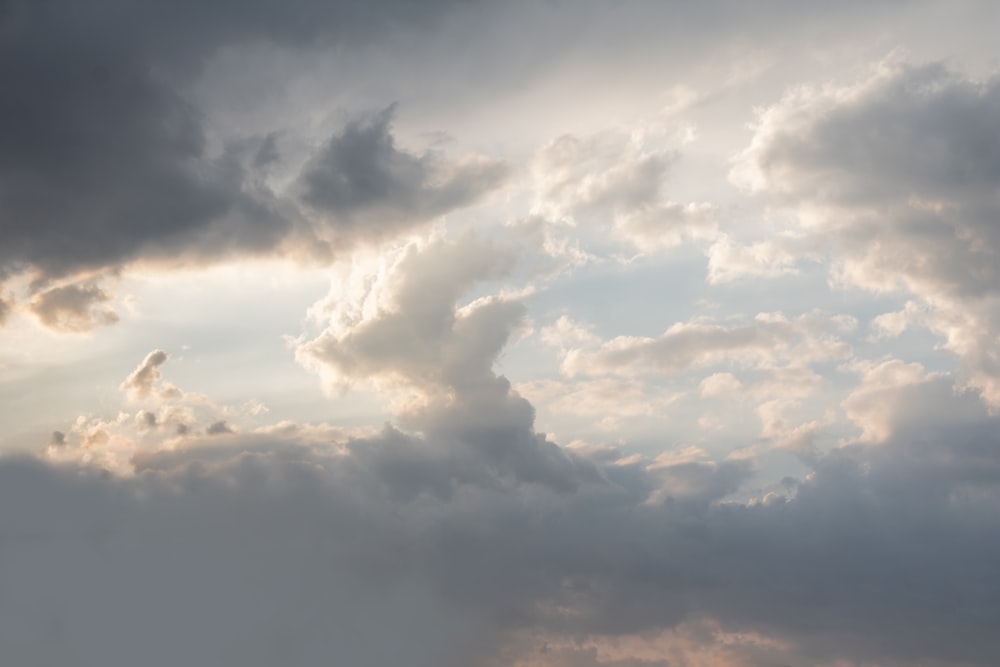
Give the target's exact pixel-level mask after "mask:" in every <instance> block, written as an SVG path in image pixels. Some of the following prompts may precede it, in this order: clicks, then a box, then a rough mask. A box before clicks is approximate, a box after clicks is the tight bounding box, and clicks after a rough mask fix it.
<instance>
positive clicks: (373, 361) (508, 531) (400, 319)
mask: <svg viewBox="0 0 1000 667" xmlns="http://www.w3.org/2000/svg"><path fill="white" fill-rule="evenodd" d="M509 266H510V264H509V259H508V257H507V256H506V254H505V252H504V249H503V248H502V247H499V246H496V245H494V244H492V243H490V242H486V241H483V240H480V239H477V238H476V237H472V236H466V237H461V238H459V239H454V240H448V239H443V238H441V239H436V240H433V241H431V242H424V243H414V244H411V245H409V246H406V247H404V248H402V249H401V250H400V251H399V253H398V255H396V256H395V257H384V258H382V260H381V263H380V266H379V267H376V270H375V271H373V272H372V271H365V272H361V273H362V275H361V276H354V279H355V281H356V282H355V283H354V284H357V285H360V286H363V287H364V289H360V290H359V291H358V293H357V294H355V295H353V296H355V297H357V300H356V301H352V299H351V298H350V297H351V296H352V295H351V294H350V293H349V292H347V293H344V294H341V297H342V298H341V299H336V298H334V295H333V294H332V295H331V298H330V299H329V300H327V301H325V302H323V303H320V304H318V305H317V307H316V309H315V315H316V316H317V317H320V316H322V317H325V318H326V326H327V329H326V330H325V331H324V332H323V333H321V334H320V335H318V336H317V337H316V338H315V339H313V340H311V341H309V340H304V341H302V343H301V345H302V347H301V352H302V354H304V355H306V358H308V359H310V360H311V362H312V363H313V364H316V365H318V366H322V367H327V368H329V369H330V371H331V372H332V373H333V374H334V375H335V376H336V377H339V378H341V379H343V380H345V381H347V382H351V383H353V382H360V381H364V380H365V379H367V378H370V377H374V378H379V377H382V378H388V379H391V380H392V381H393V382H395V383H398V384H399V386H401V387H403V388H405V389H406V391H408V392H411V394H412V395H413V396H414V397H415V399H414V400H413V401H411V402H408V403H406V404H405V405H402V406H397V407H398V410H397V418H398V421H399V425H385V426H384V427H383V428H382V429H381V430H372V429H369V430H365V431H354V432H351V431H345V430H341V429H336V428H332V427H326V426H308V425H298V424H293V423H288V422H286V423H280V424H275V425H271V426H265V427H253V426H247V425H246V420H247V419H248V418H249V415H242V416H241V415H230V414H227V413H226V410H225V409H224V408H220V407H218V406H214V405H212V404H210V402H209V403H205V404H201V412H200V414H195V413H194V407H196V406H195V404H194V403H193V402H192V401H194V398H192V397H196V396H197V395H194V394H188V393H186V392H181V391H180V390H177V389H176V388H173V391H168V392H164V391H163V389H164V388H172V387H173V385H170V384H169V383H166V382H165V381H164V380H163V378H162V377H161V369H162V367H163V364H164V363H165V362H166V360H167V355H166V353H165V352H162V351H159V350H157V351H154V352H152V353H151V354H149V355H148V356H147V357H146V358H145V359H144V360H143V361H142V362H141V363H140V364H139V365H138V366H137V368H136V370H135V371H134V372H133V373H132V374H131V375H130V376H129V377H128V378H127V379H126V380H125V382H123V383H122V390H123V391H124V392H125V393H126V395H127V396H128V397H129V400H130V401H133V402H134V401H136V400H139V401H144V402H145V403H144V404H143V405H141V406H140V409H139V411H138V412H136V413H134V414H132V413H131V412H127V411H123V412H122V413H120V414H119V415H118V416H117V417H115V418H113V419H103V420H102V419H93V418H81V419H80V420H78V421H77V422H76V423H75V424H74V425H73V427H72V428H71V429H69V431H68V432H64V433H63V434H62V435H61V437H59V438H58V439H56V440H53V441H52V442H51V443H50V444H49V446H48V448H47V449H46V450H45V454H44V457H43V458H41V459H30V460H26V459H11V458H6V459H0V536H2V540H0V550H2V552H3V555H4V558H3V560H2V561H0V562H2V563H3V566H2V567H0V582H2V583H3V588H4V595H3V596H0V646H2V647H3V649H2V653H3V657H4V658H5V659H8V660H9V661H11V662H16V663H18V664H30V663H31V662H54V663H61V662H65V661H67V660H71V661H76V662H80V661H90V662H94V663H99V664H102V665H108V666H109V667H116V666H117V665H132V664H136V663H137V662H142V664H147V665H150V666H151V667H157V665H161V664H162V665H173V664H181V663H191V662H197V661H198V660H200V659H203V658H204V656H212V659H213V660H214V661H215V662H216V664H220V665H240V666H241V667H255V666H256V665H261V666H262V667H263V665H273V664H274V663H276V662H280V663H282V664H299V665H303V666H309V665H320V664H329V661H330V660H331V658H333V659H336V660H337V661H338V663H339V664H345V665H369V664H401V663H406V664H413V665H435V666H438V667H439V666H442V665H443V666H445V667H447V666H448V665H454V666H456V667H457V666H460V665H469V664H473V665H476V664H479V665H484V666H489V665H491V664H496V663H491V662H490V661H491V660H493V659H494V656H505V657H506V658H509V659H508V663H510V664H518V661H525V663H527V664H531V662H530V661H534V662H535V664H540V665H559V664H569V665H586V664H591V665H594V664H597V665H602V664H603V665H615V664H629V661H633V663H634V664H642V662H641V661H642V660H646V661H647V662H648V660H650V659H653V660H661V661H662V660H666V659H668V658H669V657H670V656H673V657H674V658H675V659H677V660H688V664H691V665H692V666H693V665H694V664H697V659H696V656H699V655H700V656H701V657H703V658H704V657H705V656H706V654H697V653H695V654H693V655H689V656H688V657H684V656H685V655H686V654H685V653H684V652H683V651H682V648H683V646H685V642H684V637H685V636H686V633H690V632H696V629H697V628H715V630H712V631H711V632H709V633H708V635H707V639H706V641H707V642H708V643H707V644H706V645H707V646H715V647H716V648H717V649H718V651H717V653H716V654H710V655H716V656H717V657H718V658H719V659H720V660H722V659H724V658H725V659H728V658H729V657H732V660H734V661H738V660H743V664H745V665H747V666H748V667H749V666H751V665H752V666H754V667H759V666H760V665H763V664H767V662H766V660H771V659H772V658H773V659H776V656H780V658H781V660H782V661H783V662H785V661H787V662H788V663H790V664H797V663H806V664H817V663H822V662H823V661H831V662H832V661H834V660H838V659H839V660H847V661H854V662H859V663H863V662H875V663H877V664H884V665H889V666H892V667H896V666H902V665H906V664H912V663H913V662H914V661H918V660H921V661H924V662H925V663H927V664H930V665H948V664H957V663H961V662H963V661H964V662H965V663H968V664H971V665H983V666H985V665H991V664H995V663H996V661H997V660H998V659H1000V649H998V647H997V645H996V643H995V642H993V641H992V640H991V639H990V638H991V637H992V632H991V630H992V628H993V627H994V626H995V625H996V623H997V622H1000V616H998V611H997V605H996V603H995V601H996V599H997V596H998V595H1000V579H998V578H997V577H996V568H995V561H996V556H997V554H1000V541H998V540H1000V538H998V537H997V536H998V535H1000V530H998V529H1000V523H998V520H997V517H998V516H1000V512H998V511H997V510H998V507H997V502H998V499H1000V492H998V489H1000V459H998V458H997V454H996V453H997V452H998V451H1000V447H998V444H1000V443H997V441H996V434H997V433H998V432H1000V431H998V429H997V424H996V417H991V416H989V415H987V414H986V413H985V411H984V409H983V407H982V406H981V405H979V403H978V402H977V400H976V399H975V398H974V397H972V396H970V395H967V394H966V395H961V394H955V393H954V392H952V391H951V386H950V382H949V381H948V379H947V378H935V377H932V376H927V375H926V374H923V373H922V372H916V373H911V375H913V377H912V378H911V379H912V382H910V381H908V382H902V383H901V382H897V381H895V380H893V378H897V379H898V378H900V377H909V375H907V373H908V372H909V371H906V369H902V370H900V372H896V370H893V367H892V366H884V367H882V368H879V367H875V366H873V367H872V368H871V369H870V370H865V369H864V368H862V367H860V366H859V367H858V368H859V370H860V371H861V372H864V373H867V375H866V377H865V379H864V380H863V382H862V387H861V388H860V389H859V391H860V392H861V393H860V394H859V395H858V398H857V400H853V399H852V400H851V401H848V403H847V404H846V409H847V410H848V411H849V415H850V416H851V418H852V419H854V420H855V421H856V422H857V423H858V424H859V426H861V427H863V428H865V427H866V426H865V425H866V424H868V423H869V422H870V418H871V415H872V414H873V413H871V412H865V411H864V406H869V405H870V406H876V407H877V410H876V412H877V415H878V417H879V418H880V419H882V420H883V422H882V423H884V424H887V425H888V426H887V430H885V431H883V432H881V433H880V435H879V438H878V440H879V441H878V442H869V440H871V439H870V438H866V439H863V440H858V441H856V442H845V443H844V444H843V446H841V447H839V448H837V449H835V450H833V451H831V452H829V453H827V454H825V455H821V454H819V453H817V452H813V456H812V458H811V464H812V471H811V473H810V474H809V475H808V476H806V477H804V478H803V479H801V480H788V481H787V483H785V484H783V485H782V487H781V488H782V489H783V490H784V491H783V492H782V493H774V492H772V493H768V494H759V495H758V494H753V496H752V497H751V498H750V499H749V500H746V495H745V494H747V493H749V492H748V491H746V488H747V487H748V485H751V484H752V479H753V468H754V462H753V460H752V459H751V458H748V457H746V456H729V457H726V458H721V459H720V458H713V457H712V456H710V455H709V454H707V452H706V451H705V450H704V449H699V448H692V447H687V448H682V449H679V450H675V451H667V452H664V453H662V454H661V455H659V456H657V457H655V458H653V459H648V458H645V457H643V456H639V455H626V454H625V453H624V452H622V451H619V450H617V449H616V448H614V447H610V446H606V445H605V446H600V445H598V446H592V447H585V446H575V447H565V448H564V447H560V446H558V445H557V444H556V443H554V442H552V441H551V440H549V439H548V438H546V437H545V436H544V435H542V434H539V433H537V432H536V431H535V428H534V411H533V408H532V406H531V404H530V403H528V402H527V401H526V400H525V399H524V398H522V397H521V396H519V395H518V394H517V393H516V392H515V391H513V390H512V388H511V386H510V383H509V382H508V381H507V380H506V379H505V378H503V377H502V376H498V375H496V374H495V372H494V371H493V365H494V363H495V361H496V358H497V356H498V354H499V353H500V351H501V350H502V348H503V347H504V345H505V344H506V342H507V341H508V338H509V336H510V335H511V332H512V331H513V328H514V327H516V326H517V323H518V322H519V320H520V318H521V317H522V316H523V315H522V311H521V310H520V308H517V307H513V306H517V305H518V304H516V302H512V301H509V300H504V299H502V298H498V297H496V296H491V295H489V294H488V293H487V295H486V296H480V297H478V298H475V299H472V300H471V301H470V302H469V303H463V301H462V300H463V298H468V293H469V291H470V290H473V289H476V285H479V288H478V289H479V290H482V286H483V285H484V281H488V280H490V279H492V278H495V277H497V276H500V275H503V274H504V272H505V271H507V270H509ZM347 282H348V283H351V280H350V279H349V280H348V281H347ZM838 322H839V324H838ZM847 324H848V323H846V322H843V321H840V320H837V319H836V318H833V319H831V318H823V317H819V316H804V317H803V318H799V319H796V320H789V319H786V318H780V317H776V316H770V317H765V318H763V319H762V320H760V321H759V322H757V323H756V325H758V326H760V327H762V329H763V332H764V333H763V334H760V333H758V334H754V335H748V334H746V333H745V332H744V331H743V328H741V326H735V327H721V328H718V327H719V325H704V326H709V327H710V328H711V331H716V328H718V331H720V332H721V333H719V334H717V335H718V336H721V339H722V340H723V341H729V337H730V336H735V339H736V340H737V341H745V340H749V341H751V342H753V341H756V340H757V338H756V336H760V335H762V336H764V338H766V339H768V340H769V341H770V343H771V344H773V343H774V341H773V340H771V339H772V338H773V339H775V340H777V341H779V343H780V342H781V341H783V340H786V339H787V340H795V339H796V338H797V337H799V336H803V335H805V334H807V333H810V332H820V333H822V332H825V331H827V330H828V329H829V328H831V327H834V326H846V325H847ZM699 326H702V325H699ZM713 327H715V328H713ZM733 331H735V332H736V333H735V334H733V333H731V332H733ZM404 332H405V335H404ZM390 333H392V334H395V335H392V336H390V335H389V334H390ZM709 333H711V332H709ZM550 337H552V338H554V339H556V340H557V341H558V340H562V339H565V340H566V341H567V342H571V343H574V344H578V343H580V342H584V343H587V341H591V342H592V336H591V335H588V334H587V332H586V331H585V330H582V329H580V328H579V327H575V326H573V324H572V322H569V321H563V322H562V323H561V324H560V325H559V326H557V327H554V328H553V330H552V332H551V336H550ZM702 337H704V336H702ZM708 339H709V340H714V339H713V338H712V336H711V335H710V336H708ZM803 345H804V344H803ZM779 347H780V346H779ZM805 347H806V349H809V348H808V345H806V346H805ZM679 349H686V348H683V347H682V348H679ZM720 349H725V350H728V349H729V348H728V347H727V346H722V348H720ZM788 349H790V350H795V349H796V347H795V346H789V348H788ZM818 349H820V350H827V351H829V350H830V349H832V350H834V351H835V350H836V349H838V348H837V346H836V345H833V346H827V345H820V346H818ZM803 354H804V356H803V358H805V359H814V358H820V357H817V356H816V355H815V354H813V353H812V352H810V353H809V354H805V353H803ZM791 356H794V355H791ZM820 356H821V357H822V358H824V359H826V358H829V355H828V354H827V353H825V352H824V353H823V355H820ZM459 369H464V370H462V371H460V370H459ZM919 370H920V369H917V371H919ZM776 381H778V382H780V381H782V380H781V379H780V378H777V379H776ZM720 382H722V381H721V380H720ZM723 384H725V382H723ZM869 390H873V391H877V392H880V393H879V394H878V396H875V395H874V394H872V393H870V391H869ZM865 392H869V393H867V394H865ZM206 400H207V399H206ZM147 404H148V405H150V406H151V407H153V408H154V409H155V412H154V410H151V409H150V408H149V407H147ZM185 408H187V409H190V412H189V413H187V415H188V418H187V419H185V420H184V421H180V422H176V421H175V424H176V423H179V424H181V425H183V426H184V427H185V428H184V429H181V430H178V429H176V428H173V427H171V421H170V419H171V417H170V413H169V410H170V409H175V410H180V409H185ZM594 409H600V408H599V407H595V408H594ZM147 413H153V414H154V415H155V418H154V419H150V418H149V417H148V416H147ZM949 415H952V416H953V417H949ZM230 420H231V421H230ZM230 424H232V425H230ZM800 435H801V434H800ZM805 435H808V434H805ZM803 437H804V436H803ZM741 496H742V499H741ZM658 634H659V635H662V636H664V637H666V639H665V640H664V645H663V646H660V647H658V648H657V647H653V646H650V645H649V644H648V643H640V644H635V643H634V641H635V640H634V638H635V637H651V636H655V635H658ZM526 635H527V636H528V637H529V639H530V638H534V639H531V640H530V641H528V640H525V639H524V637H525V636H526ZM725 637H730V640H729V643H728V644H726V643H725V641H726V640H725V639H724V638H725ZM734 637H744V638H755V639H753V641H751V640H749V639H747V640H746V641H739V640H736V639H734ZM536 639H537V640H538V641H535V640H536ZM539 642H541V648H540V647H539ZM748 642H749V643H748ZM720 644H721V645H720ZM688 645H689V644H688ZM545 646H550V647H553V648H554V649H558V650H556V651H555V652H554V653H552V654H550V653H548V652H547V651H543V650H542V648H544V647H545ZM567 646H575V647H589V648H587V650H584V651H583V652H582V653H581V652H580V651H575V650H568V649H566V648H559V647H567ZM726 646H728V647H729V649H726V648H724V647H726ZM612 647H617V649H616V650H612ZM762 647H763V648H762ZM706 650H707V649H706ZM732 652H735V656H732V655H731V653H732ZM653 656H655V657H653ZM560 660H563V661H568V662H563V663H560V662H559V661H560ZM588 660H589V662H587V661H588ZM522 664H524V663H522ZM680 664H685V663H683V662H681V663H680ZM723 664H725V663H723ZM735 664H740V663H739V662H736V663H735Z"/></svg>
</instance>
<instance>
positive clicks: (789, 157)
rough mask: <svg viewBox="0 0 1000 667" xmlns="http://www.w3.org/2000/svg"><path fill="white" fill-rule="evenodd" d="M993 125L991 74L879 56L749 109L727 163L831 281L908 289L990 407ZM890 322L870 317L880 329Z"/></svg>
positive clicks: (997, 366)
mask: <svg viewBox="0 0 1000 667" xmlns="http://www.w3.org/2000/svg"><path fill="white" fill-rule="evenodd" d="M998 125H1000V82H998V79H996V78H992V79H987V80H983V81H979V80H974V79H969V78H966V77H963V76H962V75H961V74H958V73H956V72H953V71H950V70H949V69H947V68H946V67H945V66H943V65H940V64H932V65H924V66H911V65H907V64H904V63H900V62H886V63H883V64H881V65H880V66H879V67H878V68H876V70H875V71H874V72H873V73H872V74H871V76H870V77H869V78H867V79H865V80H863V81H861V82H859V83H857V84H854V85H844V86H826V87H804V88H800V89H796V90H794V91H792V92H790V93H789V94H787V95H786V96H785V97H784V98H783V99H782V100H781V101H780V102H779V103H777V104H775V105H773V106H770V107H768V108H766V109H764V110H763V111H761V113H760V115H759V117H758V120H757V124H756V126H755V133H754V137H753V139H752V141H751V143H750V145H749V147H748V148H747V149H746V150H745V151H744V152H743V153H742V154H741V155H740V156H739V158H738V160H737V162H736V164H735V167H734V170H733V178H734V179H735V180H736V181H737V182H738V183H741V184H743V185H744V186H746V187H747V188H748V189H750V190H751V191H753V192H756V193H758V194H759V195H761V196H763V197H764V198H765V200H766V201H767V202H769V203H770V204H771V205H772V206H774V207H778V208H781V209H784V210H786V211H789V212H791V213H793V214H794V215H795V216H796V217H797V220H798V222H799V229H798V230H797V234H798V235H800V236H801V235H806V237H807V240H808V239H810V238H811V239H812V240H813V241H814V242H815V243H824V244H826V246H827V249H828V253H829V256H830V258H831V260H832V268H831V280H833V281H834V282H837V283H842V284H846V285H854V286H859V287H863V288H865V289H869V290H872V291H876V292H885V291H899V290H901V291H904V292H906V293H909V294H912V295H914V296H915V297H916V298H917V299H918V303H919V304H920V305H921V306H926V307H927V308H928V313H927V315H926V318H924V320H923V323H924V324H925V326H927V327H929V328H930V329H931V330H932V331H934V332H936V333H938V334H940V335H942V336H943V337H944V338H945V347H946V348H947V349H949V350H951V351H952V352H954V353H955V354H957V355H958V356H959V357H960V359H961V360H962V366H963V378H964V379H963V382H964V384H965V385H966V386H969V387H972V388H974V389H976V390H977V391H979V393H980V395H981V396H982V398H983V400H984V401H986V402H987V403H988V404H989V405H992V406H993V407H998V406H1000V345H998V341H997V339H996V336H995V334H994V333H992V332H995V330H996V329H997V328H998V327H1000V291H998V289H1000V288H998V286H1000V268H998V267H1000V261H998V256H1000V235H998V233H997V229H998V228H997V225H996V224H995V222H994V221H995V220H996V218H997V216H998V215H1000V201H998V199H997V194H996V193H997V189H996V183H997V182H998V179H1000V140H998V139H997V136H998V134H997V132H996V128H997V126H998ZM785 252H789V251H788V250H786V251H785ZM770 256H771V257H780V256H781V252H779V251H777V250H775V251H774V252H772V253H770ZM768 261H773V260H768ZM912 308H913V307H911V309H912ZM902 326H903V324H902V322H901V321H898V318H895V319H890V318H887V317H883V318H882V319H880V320H878V321H877V322H876V327H880V328H882V329H884V330H885V331H886V332H894V331H901V327H902Z"/></svg>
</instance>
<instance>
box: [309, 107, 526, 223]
mask: <svg viewBox="0 0 1000 667" xmlns="http://www.w3.org/2000/svg"><path fill="white" fill-rule="evenodd" d="M393 114H394V108H393V107H389V108H387V109H384V110H382V111H380V112H378V113H375V114H372V115H371V116H369V117H366V118H362V119H358V120H353V121H350V122H348V123H347V125H346V126H345V127H344V129H343V130H342V131H341V132H340V133H339V134H337V135H334V136H333V137H331V138H330V140H329V141H328V142H327V143H326V144H325V145H324V146H323V147H322V149H321V150H320V151H319V152H318V153H317V155H316V156H315V157H314V158H313V159H312V160H311V161H310V162H309V164H308V165H307V166H306V168H305V169H304V171H303V173H302V175H301V176H300V179H299V186H300V187H301V188H302V200H303V201H304V202H305V203H306V204H308V205H309V206H310V207H312V208H313V209H314V211H316V212H317V213H319V214H321V215H324V216H328V217H329V218H330V219H331V221H330V222H329V223H328V224H329V225H330V226H331V227H333V228H334V229H335V230H336V232H338V233H340V234H342V235H343V236H344V237H346V238H351V237H352V236H363V237H365V238H379V237H384V236H387V235H389V234H390V233H392V232H398V231H399V230H400V229H405V228H406V227H409V226H412V225H414V224H416V223H419V222H425V221H427V220H430V219H433V218H436V217H438V216H440V215H442V214H444V213H447V212H449V211H451V210H453V209H456V208H460V207H462V206H466V205H468V204H470V203H472V202H474V201H475V200H476V199H478V198H480V197H481V196H482V195H483V194H484V193H486V192H488V191H490V190H493V189H494V188H496V186H497V185H498V184H499V183H500V182H501V181H502V180H503V178H504V176H505V174H506V171H507V170H506V167H505V166H504V165H503V163H501V162H499V161H491V160H486V159H482V158H480V159H477V160H472V161H466V162H464V163H459V164H449V163H447V162H445V161H444V160H443V159H442V158H441V156H440V155H437V154H434V153H424V154H422V155H414V154H411V153H407V152H405V151H401V150H399V149H398V148H397V147H396V145H395V142H394V140H393V137H392V135H391V133H390V124H391V121H392V116H393Z"/></svg>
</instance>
